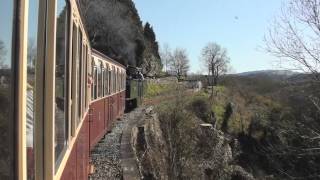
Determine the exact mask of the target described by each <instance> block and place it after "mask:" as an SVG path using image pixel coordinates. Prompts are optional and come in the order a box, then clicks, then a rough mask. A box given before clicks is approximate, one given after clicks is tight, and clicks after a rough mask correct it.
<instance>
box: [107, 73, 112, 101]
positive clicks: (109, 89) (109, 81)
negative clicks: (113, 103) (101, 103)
mask: <svg viewBox="0 0 320 180" xmlns="http://www.w3.org/2000/svg"><path fill="white" fill-rule="evenodd" d="M111 76H112V74H111V68H110V69H108V85H109V86H108V94H109V95H110V94H112V92H111V85H112V83H111Z"/></svg>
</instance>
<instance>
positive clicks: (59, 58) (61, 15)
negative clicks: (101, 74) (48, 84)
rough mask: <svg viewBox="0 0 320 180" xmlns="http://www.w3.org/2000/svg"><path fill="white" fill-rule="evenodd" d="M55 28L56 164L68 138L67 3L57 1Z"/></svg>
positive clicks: (62, 0) (63, 0)
mask: <svg viewBox="0 0 320 180" xmlns="http://www.w3.org/2000/svg"><path fill="white" fill-rule="evenodd" d="M57 7H58V9H57V13H56V18H57V29H56V33H57V35H56V82H55V92H56V98H55V101H56V104H55V161H56V164H57V165H58V164H59V163H60V161H61V158H62V156H63V152H64V149H65V147H66V145H67V140H68V113H67V112H68V109H67V108H68V96H67V94H68V93H67V92H68V73H67V72H68V52H67V49H68V9H69V7H68V5H67V3H66V1H65V0H58V2H57Z"/></svg>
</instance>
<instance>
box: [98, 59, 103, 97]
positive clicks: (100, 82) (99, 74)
mask: <svg viewBox="0 0 320 180" xmlns="http://www.w3.org/2000/svg"><path fill="white" fill-rule="evenodd" d="M101 71H102V69H101V65H98V96H99V97H102V72H101Z"/></svg>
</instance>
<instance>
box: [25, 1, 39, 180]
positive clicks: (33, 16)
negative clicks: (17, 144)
mask: <svg viewBox="0 0 320 180" xmlns="http://www.w3.org/2000/svg"><path fill="white" fill-rule="evenodd" d="M38 7H39V0H30V1H29V14H28V18H29V19H28V23H29V24H28V51H27V58H28V63H27V108H26V110H27V149H26V151H27V177H28V180H32V179H34V178H35V177H34V172H35V169H34V168H35V164H34V160H35V158H34V137H35V136H34V123H35V119H34V118H35V114H34V112H35V110H34V107H35V98H34V95H35V79H36V78H35V65H36V60H37V31H38Z"/></svg>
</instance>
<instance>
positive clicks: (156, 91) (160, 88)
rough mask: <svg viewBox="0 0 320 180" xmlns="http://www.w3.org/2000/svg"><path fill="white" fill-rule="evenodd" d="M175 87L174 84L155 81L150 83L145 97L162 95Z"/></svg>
mask: <svg viewBox="0 0 320 180" xmlns="http://www.w3.org/2000/svg"><path fill="white" fill-rule="evenodd" d="M173 89H174V85H173V84H160V83H155V82H150V83H148V87H147V93H146V96H145V98H147V99H150V98H153V97H156V96H161V95H164V94H166V93H169V92H170V91H172V90H173Z"/></svg>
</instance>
